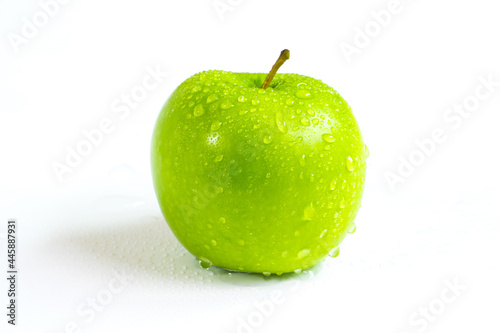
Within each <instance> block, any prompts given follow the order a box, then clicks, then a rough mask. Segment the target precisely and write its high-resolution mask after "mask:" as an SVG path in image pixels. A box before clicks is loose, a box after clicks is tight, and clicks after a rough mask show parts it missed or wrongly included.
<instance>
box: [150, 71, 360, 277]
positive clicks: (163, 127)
mask: <svg viewBox="0 0 500 333" xmlns="http://www.w3.org/2000/svg"><path fill="white" fill-rule="evenodd" d="M266 75H267V74H265V73H232V72H225V71H215V70H213V71H206V72H201V73H198V74H196V75H194V76H192V77H190V78H189V79H187V80H186V81H184V82H183V83H182V84H181V85H180V86H179V87H178V88H177V89H176V90H175V91H174V92H173V93H172V95H171V96H170V97H169V99H168V100H167V102H166V104H165V105H164V107H163V109H162V111H161V113H160V115H159V116H158V119H157V122H156V125H155V129H154V133H153V139H152V152H151V153H152V161H151V162H152V175H153V182H154V187H155V191H156V195H157V198H158V202H159V205H160V208H161V210H162V212H163V215H164V216H165V218H166V220H167V222H168V224H169V226H170V228H171V230H172V231H173V233H174V234H175V236H176V237H177V238H178V240H179V241H180V242H181V243H182V245H183V246H184V247H185V248H186V249H187V250H188V251H189V252H191V253H192V254H193V255H194V256H196V257H197V258H199V259H200V260H201V261H202V262H205V264H207V265H210V264H213V265H215V266H218V267H221V268H225V269H228V270H235V271H243V272H259V273H277V274H281V273H284V272H292V271H297V270H300V269H307V268H310V267H312V266H314V265H316V264H317V263H319V262H321V261H322V260H324V259H325V258H326V257H327V256H328V254H329V253H330V252H331V251H333V252H335V250H336V249H337V247H338V246H339V244H340V242H341V241H342V240H343V238H344V237H345V236H346V234H347V233H348V232H349V231H350V232H352V229H353V228H354V218H355V216H356V214H357V211H358V209H359V207H360V202H361V196H362V192H363V186H364V180H365V169H366V158H367V155H368V151H367V148H366V146H365V144H364V143H363V140H362V137H361V133H360V130H359V127H358V124H357V122H356V120H355V118H354V116H353V114H352V112H351V108H350V107H349V105H348V104H347V103H346V101H345V100H344V99H343V98H342V97H341V96H340V95H339V94H338V93H337V92H336V91H335V90H334V89H332V88H331V87H329V86H328V85H326V84H324V83H323V82H321V81H319V80H316V79H313V78H310V77H307V76H302V75H297V74H277V75H276V76H275V77H274V79H273V81H272V83H271V86H270V87H269V88H267V89H262V88H260V87H261V85H262V82H263V81H264V79H265V77H266Z"/></svg>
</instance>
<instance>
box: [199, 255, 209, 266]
mask: <svg viewBox="0 0 500 333" xmlns="http://www.w3.org/2000/svg"><path fill="white" fill-rule="evenodd" d="M199 259H200V261H199V263H200V267H201V268H204V269H209V268H210V267H212V262H211V261H210V260H208V259H207V258H204V257H200V258H199Z"/></svg>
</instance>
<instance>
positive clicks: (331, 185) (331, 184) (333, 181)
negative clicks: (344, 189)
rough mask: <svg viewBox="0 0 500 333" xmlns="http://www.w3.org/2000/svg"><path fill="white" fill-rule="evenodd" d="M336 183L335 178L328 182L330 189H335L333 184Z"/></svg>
mask: <svg viewBox="0 0 500 333" xmlns="http://www.w3.org/2000/svg"><path fill="white" fill-rule="evenodd" d="M336 185H337V182H336V181H335V180H332V182H331V183H330V190H332V191H333V190H335V186H336Z"/></svg>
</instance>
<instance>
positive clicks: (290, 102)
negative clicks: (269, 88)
mask: <svg viewBox="0 0 500 333" xmlns="http://www.w3.org/2000/svg"><path fill="white" fill-rule="evenodd" d="M285 103H286V105H292V104H293V99H291V98H287V99H286V101H285Z"/></svg>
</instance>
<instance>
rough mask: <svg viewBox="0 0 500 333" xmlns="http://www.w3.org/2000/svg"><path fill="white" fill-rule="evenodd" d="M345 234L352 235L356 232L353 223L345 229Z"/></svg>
mask: <svg viewBox="0 0 500 333" xmlns="http://www.w3.org/2000/svg"><path fill="white" fill-rule="evenodd" d="M347 232H348V233H350V234H353V233H355V232H356V224H355V223H354V222H353V223H351V225H349V227H348V228H347Z"/></svg>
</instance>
